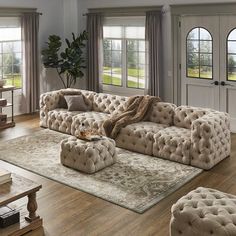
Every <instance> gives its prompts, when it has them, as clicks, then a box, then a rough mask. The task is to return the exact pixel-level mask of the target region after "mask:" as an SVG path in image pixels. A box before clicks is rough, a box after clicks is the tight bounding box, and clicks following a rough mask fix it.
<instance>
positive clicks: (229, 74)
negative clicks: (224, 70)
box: [228, 67, 236, 81]
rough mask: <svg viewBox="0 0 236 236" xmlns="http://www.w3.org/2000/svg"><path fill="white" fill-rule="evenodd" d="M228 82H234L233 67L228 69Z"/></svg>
mask: <svg viewBox="0 0 236 236" xmlns="http://www.w3.org/2000/svg"><path fill="white" fill-rule="evenodd" d="M228 80H234V81H236V68H235V67H229V68H228Z"/></svg>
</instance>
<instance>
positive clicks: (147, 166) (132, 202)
mask: <svg viewBox="0 0 236 236" xmlns="http://www.w3.org/2000/svg"><path fill="white" fill-rule="evenodd" d="M69 137H71V135H67V134H63V133H59V132H57V131H53V130H47V129H46V130H41V131H37V132H35V133H34V134H32V135H27V136H24V137H19V138H16V139H13V140H7V141H2V142H0V159H1V160H3V161H6V162H9V163H12V164H14V165H17V166H19V167H23V168H24V169H27V170H29V171H32V172H34V173H37V174H40V175H42V176H44V177H47V178H49V179H52V180H54V181H57V182H59V183H63V184H65V185H68V186H71V187H73V188H75V189H78V190H81V191H83V192H87V193H89V194H92V195H94V196H96V197H100V198H102V199H104V200H106V201H109V202H112V203H114V204H117V205H119V206H122V207H125V208H128V209H130V210H132V211H135V212H138V213H143V212H144V211H145V210H147V209H149V208H150V207H152V206H153V205H155V204H156V203H158V202H159V201H160V200H162V199H164V198H166V197H167V196H168V195H170V194H171V193H173V192H175V191H176V190H177V189H179V188H181V187H182V186H183V185H184V184H185V183H186V182H189V181H190V180H191V179H193V178H194V177H196V176H197V175H199V174H200V173H201V172H202V170H201V169H198V168H195V167H192V166H188V165H183V164H180V163H176V162H173V161H169V160H164V159H161V158H157V157H152V156H149V155H144V154H139V153H135V152H130V151H127V150H124V149H120V148H117V149H116V150H117V161H116V163H115V164H113V165H111V166H109V167H107V168H104V169H103V170H100V171H98V172H96V173H94V174H92V175H88V174H84V173H81V172H79V171H76V170H73V169H71V168H67V167H65V166H63V165H61V163H60V162H59V161H58V155H59V150H60V142H61V141H62V140H64V139H66V138H69ZM88 143H90V142H88ZM39 144H40V145H39ZM68 148H70V147H69V146H68ZM0 162H1V161H0ZM39 166H40V168H38V167H39ZM13 181H14V179H13Z"/></svg>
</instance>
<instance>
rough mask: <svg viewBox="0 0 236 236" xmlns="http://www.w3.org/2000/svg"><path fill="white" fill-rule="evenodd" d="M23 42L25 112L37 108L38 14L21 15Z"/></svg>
mask: <svg viewBox="0 0 236 236" xmlns="http://www.w3.org/2000/svg"><path fill="white" fill-rule="evenodd" d="M21 27H22V41H23V70H24V71H23V96H24V100H25V105H26V112H27V113H32V112H35V111H37V110H38V108H39V50H38V31H39V13H37V12H29V13H23V14H22V16H21Z"/></svg>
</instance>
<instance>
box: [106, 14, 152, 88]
mask: <svg viewBox="0 0 236 236" xmlns="http://www.w3.org/2000/svg"><path fill="white" fill-rule="evenodd" d="M135 19H136V20H135ZM144 24H145V18H143V17H142V18H132V17H124V18H123V17H122V19H121V18H118V17H114V18H110V19H109V20H107V21H105V25H104V27H103V84H104V85H113V86H119V87H124V88H136V89H144V88H145V69H146V64H147V63H146V50H145V26H144Z"/></svg>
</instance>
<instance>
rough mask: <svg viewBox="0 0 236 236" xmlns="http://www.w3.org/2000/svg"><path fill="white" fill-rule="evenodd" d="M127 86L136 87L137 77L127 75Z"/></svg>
mask: <svg viewBox="0 0 236 236" xmlns="http://www.w3.org/2000/svg"><path fill="white" fill-rule="evenodd" d="M127 87H128V88H138V78H135V77H133V78H131V77H128V81H127Z"/></svg>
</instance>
